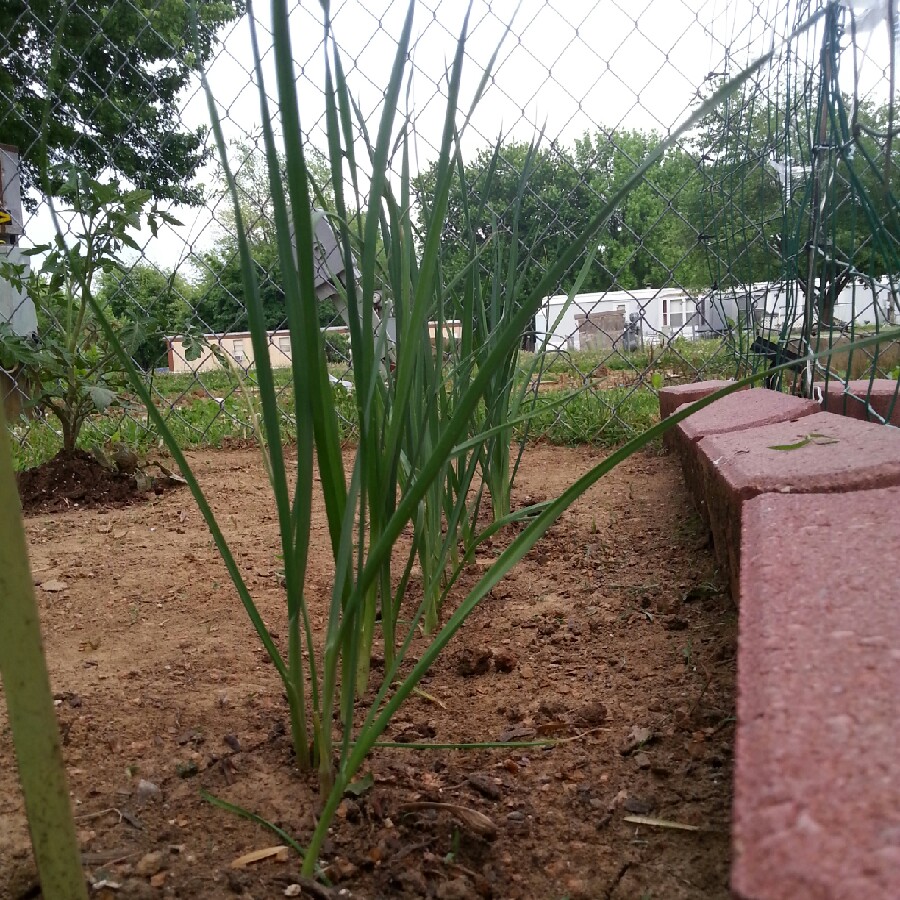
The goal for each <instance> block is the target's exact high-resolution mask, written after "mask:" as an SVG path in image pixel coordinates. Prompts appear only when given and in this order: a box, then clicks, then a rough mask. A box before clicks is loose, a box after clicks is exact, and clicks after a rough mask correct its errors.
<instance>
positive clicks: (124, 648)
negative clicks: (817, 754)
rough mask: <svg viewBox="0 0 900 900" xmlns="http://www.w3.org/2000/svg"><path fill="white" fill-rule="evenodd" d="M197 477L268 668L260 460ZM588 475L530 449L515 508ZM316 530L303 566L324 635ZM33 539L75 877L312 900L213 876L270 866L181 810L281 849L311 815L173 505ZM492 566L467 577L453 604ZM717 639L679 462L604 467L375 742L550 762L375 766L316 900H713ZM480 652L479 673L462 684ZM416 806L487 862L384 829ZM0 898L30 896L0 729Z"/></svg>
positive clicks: (727, 732) (721, 886) (444, 757)
mask: <svg viewBox="0 0 900 900" xmlns="http://www.w3.org/2000/svg"><path fill="white" fill-rule="evenodd" d="M190 458H191V461H192V463H193V465H194V466H195V471H196V472H197V474H198V477H199V478H200V480H201V483H202V484H203V486H204V487H205V489H206V490H207V491H208V494H209V496H210V497H211V500H212V503H213V506H214V508H215V510H216V512H217V514H218V516H219V517H220V522H221V523H222V525H223V528H224V530H225V532H226V535H227V537H228V539H229V540H230V542H231V543H232V545H233V547H234V548H235V551H236V557H237V559H238V561H239V563H240V564H241V565H242V566H243V569H244V571H245V573H246V574H247V578H248V581H249V584H250V587H251V589H252V591H253V593H254V596H255V597H256V598H257V601H258V603H259V605H260V607H261V609H262V611H263V614H264V616H265V618H266V622H267V625H268V627H269V628H270V629H271V631H272V632H273V633H274V635H275V636H276V640H278V641H279V642H282V639H283V638H284V637H285V621H284V619H285V616H284V608H283V603H282V589H281V587H280V586H279V580H278V569H279V562H278V559H277V556H276V554H277V552H278V550H277V546H278V545H277V539H276V523H275V516H274V511H273V509H272V504H271V502H270V500H269V491H268V484H267V482H266V478H265V475H264V473H263V469H262V467H261V465H260V464H259V458H258V455H257V453H256V452H254V451H252V450H230V451H219V452H208V451H204V452H195V453H191V454H190ZM600 458H601V452H600V451H594V450H592V449H590V448H577V449H566V448H559V447H550V446H539V447H535V448H532V449H530V450H529V451H528V453H527V455H526V457H525V460H524V463H523V467H522V470H521V473H520V478H519V481H518V484H517V487H516V490H515V492H514V504H515V503H523V502H528V501H529V500H531V501H533V500H538V499H543V498H546V497H549V496H551V495H553V494H554V493H556V492H558V491H559V490H560V489H561V488H562V487H564V486H566V485H567V484H569V483H570V482H571V481H572V480H573V479H574V478H576V477H577V476H578V475H580V474H582V473H583V472H584V471H586V469H587V468H588V467H589V466H590V465H591V464H592V463H595V462H596V461H597V460H599V459H600ZM319 515H320V520H319V522H318V525H317V528H316V531H315V534H316V536H317V537H318V539H319V545H318V546H316V547H315V548H313V552H312V564H311V565H312V572H313V581H314V584H315V585H316V587H317V588H319V592H320V595H321V602H322V605H323V606H322V608H323V609H324V603H325V602H326V599H327V597H328V592H329V565H328V562H327V559H326V555H324V550H325V548H324V540H325V524H324V520H323V518H321V510H319ZM27 530H28V536H29V541H30V547H31V553H32V566H33V571H34V576H35V581H36V582H37V583H38V584H39V587H38V589H37V593H38V597H39V601H40V605H41V616H42V622H43V627H44V631H45V635H46V650H47V657H48V660H49V665H50V672H51V678H52V683H53V688H54V691H55V692H56V697H57V701H58V712H59V722H60V726H61V729H62V732H63V735H64V743H65V748H64V752H65V757H66V764H67V767H68V775H69V782H70V788H71V792H72V797H73V800H74V803H75V811H76V814H77V816H78V828H79V836H80V840H81V842H82V849H83V858H84V861H85V866H86V870H87V872H88V873H89V874H90V876H91V878H92V879H93V880H94V881H99V880H102V879H103V878H104V877H106V878H107V879H108V880H109V881H112V882H113V883H115V884H117V885H120V887H119V888H118V889H116V890H114V889H110V888H107V889H102V890H100V891H98V892H97V893H96V894H95V895H96V896H106V897H110V898H113V897H136V898H157V897H158V898H163V897H173V898H174V897H178V898H191V900H197V898H209V900H212V898H220V897H229V896H236V897H243V898H256V900H260V898H269V897H272V898H275V897H282V896H308V895H309V894H307V893H305V892H304V893H302V894H299V893H298V890H299V888H296V887H293V885H295V884H296V883H297V882H298V873H299V864H298V862H297V859H296V858H295V857H286V858H283V859H282V858H268V859H265V860H263V861H260V862H257V863H253V864H250V865H248V866H246V867H245V868H241V869H234V868H232V867H231V864H232V862H233V861H234V860H235V859H237V858H238V857H240V856H241V855H243V854H246V853H248V852H249V851H252V850H256V849H259V848H265V847H269V846H271V845H273V844H274V843H277V839H275V838H274V836H273V835H272V834H271V833H270V832H268V831H265V830H263V829H262V828H261V827H260V826H258V825H256V824H254V823H252V822H249V821H246V820H243V819H238V818H236V817H235V816H233V815H231V814H229V813H227V812H224V811H222V810H220V809H218V808H214V807H213V806H211V805H210V804H208V803H207V802H205V801H204V800H203V799H202V798H201V797H200V789H201V788H205V789H207V790H209V791H211V792H212V793H214V794H216V795H218V796H220V797H222V798H224V799H226V800H229V801H231V802H233V803H237V804H240V805H242V806H244V807H247V808H248V809H251V810H253V811H255V812H257V813H259V814H260V815H261V816H263V817H265V818H266V819H268V820H270V821H272V822H274V823H276V824H278V825H279V826H280V827H282V828H283V829H285V830H286V831H287V832H289V833H290V834H292V835H293V836H295V837H296V838H297V839H298V840H299V841H300V842H301V843H302V842H304V841H305V840H306V839H307V838H308V837H309V835H310V833H311V830H312V825H313V817H314V814H315V811H316V802H317V794H316V786H315V782H314V780H312V779H310V778H307V777H305V776H303V775H301V774H299V773H298V772H297V771H296V769H295V768H294V767H293V765H292V763H291V753H290V744H289V740H288V738H287V737H286V736H285V722H286V703H285V702H284V700H283V697H282V692H281V687H280V684H279V682H278V679H277V676H276V674H275V671H274V669H273V668H272V666H271V665H270V664H269V663H268V661H267V660H266V658H265V656H264V654H263V653H262V651H261V650H260V649H259V648H258V647H257V642H256V639H255V636H254V635H253V633H252V631H251V629H250V627H249V623H248V622H247V620H246V617H245V614H244V612H243V610H242V608H241V607H240V604H239V602H238V600H237V597H236V594H235V591H234V589H233V588H232V587H231V586H230V582H229V581H228V577H227V574H226V572H225V568H224V566H223V564H222V563H221V561H220V560H219V558H218V557H217V555H216V552H215V549H214V547H213V546H212V542H211V539H210V538H209V535H208V533H207V531H206V528H205V526H204V524H203V522H202V520H201V518H200V515H199V513H198V512H197V510H196V509H195V507H194V504H193V501H192V500H191V498H190V495H189V494H188V493H187V492H186V491H185V490H174V491H170V492H168V493H166V494H165V495H162V496H153V495H151V496H150V498H149V500H147V501H146V502H143V503H141V504H139V505H134V506H130V507H124V508H118V509H105V510H104V509H88V510H82V509H79V510H70V511H68V512H63V513H59V514H42V515H35V516H31V517H29V518H28V520H27ZM502 543H503V542H502V540H501V541H495V543H494V546H493V547H487V548H484V549H483V550H482V551H481V554H480V558H479V560H478V561H477V564H476V566H475V567H474V570H473V572H471V573H469V574H468V575H467V576H466V579H464V581H465V583H464V584H463V585H461V587H462V588H464V587H466V586H467V585H471V584H472V583H473V582H474V578H475V577H476V575H477V571H478V569H480V568H483V566H484V565H485V563H486V561H487V560H488V559H489V558H490V556H491V554H492V553H496V552H497V551H498V548H499V546H500V545H501V544H502ZM61 585H62V586H61ZM321 614H322V613H319V615H321ZM735 622H736V616H735V610H734V608H733V606H732V604H731V601H730V599H729V598H728V596H727V594H725V593H723V591H722V589H721V582H720V581H719V580H718V578H717V575H716V572H715V566H714V561H713V559H712V556H711V553H710V550H709V547H708V542H707V538H706V534H705V532H704V530H703V527H702V525H701V523H700V521H699V519H698V518H697V516H696V515H695V513H694V511H693V510H692V508H691V506H690V503H689V500H688V496H687V494H686V492H685V490H684V488H683V485H682V481H681V475H680V472H679V470H678V467H677V465H676V463H675V461H674V460H673V459H671V458H669V457H666V456H660V455H656V454H653V453H647V454H644V455H641V456H638V457H636V458H634V459H632V460H631V461H630V462H628V463H626V464H624V465H623V466H621V467H619V469H618V470H616V471H614V472H613V474H612V475H610V476H608V477H607V478H606V479H604V480H602V481H601V482H600V483H599V484H598V485H597V486H595V487H594V488H593V489H592V490H591V492H590V493H589V495H588V496H586V497H585V498H583V499H582V500H581V501H580V502H579V503H578V504H577V505H576V506H575V507H573V509H571V510H570V511H569V512H568V513H566V514H565V515H564V516H563V518H562V519H561V520H560V521H559V522H558V523H557V525H556V526H554V528H553V529H552V530H551V532H550V533H549V534H548V535H547V537H546V538H545V540H544V541H543V542H542V543H541V544H540V545H538V547H537V548H535V550H533V551H532V552H531V553H530V554H529V556H528V557H527V558H526V560H524V561H523V563H522V564H521V565H520V566H519V568H518V569H517V570H516V571H515V572H514V573H513V574H512V575H511V576H510V577H508V578H507V579H506V581H504V582H503V583H502V584H501V585H500V586H499V587H498V588H497V589H495V590H494V592H493V594H492V595H491V596H489V597H488V598H487V599H486V600H485V601H484V603H483V604H482V605H481V607H480V608H479V609H478V610H477V611H476V612H475V614H474V615H473V616H472V618H471V620H470V621H469V623H468V626H467V627H466V628H465V629H464V631H463V632H462V633H461V634H460V635H459V636H458V637H457V639H456V640H455V641H454V642H453V643H452V644H451V645H450V647H449V648H448V651H447V653H446V655H445V657H444V658H443V659H442V660H440V661H439V663H438V664H437V666H436V667H435V668H434V669H433V671H432V673H431V675H430V677H429V678H428V679H427V682H426V683H424V684H423V688H424V690H425V691H427V693H428V694H429V695H431V696H432V697H433V698H436V699H437V700H439V701H440V704H441V705H438V704H436V703H434V702H431V701H429V700H426V699H425V698H423V697H419V696H416V697H414V698H413V699H412V700H411V701H410V702H409V703H408V704H407V706H406V707H404V709H402V710H401V712H400V715H399V718H398V719H397V721H396V722H395V723H394V725H393V727H392V729H391V730H390V731H389V733H388V734H387V735H386V738H387V739H390V740H398V739H400V740H429V741H437V742H449V741H453V742H460V741H485V740H497V739H498V738H500V737H504V738H507V739H508V738H509V737H510V736H521V737H519V738H518V739H522V738H525V739H527V738H528V737H529V736H538V737H540V736H542V735H543V736H549V737H552V738H556V739H560V740H561V742H560V743H558V744H556V745H555V746H553V747H552V748H547V749H541V748H529V749H527V750H522V749H519V750H510V749H497V750H479V751H461V750H452V751H413V750H406V749H397V750H388V749H385V750H380V751H378V752H377V754H376V755H375V756H373V757H372V758H371V760H370V763H369V765H368V766H367V769H366V770H367V771H370V772H372V773H373V774H374V778H375V786H374V787H373V788H372V789H371V790H369V791H368V792H366V793H363V794H362V795H361V796H359V797H348V798H347V799H346V800H345V802H344V803H343V804H342V806H341V808H340V810H339V815H338V818H337V820H336V822H335V826H334V828H333V830H332V834H331V838H330V840H329V841H328V843H327V846H326V848H325V849H326V852H325V854H324V858H323V864H324V866H325V869H326V872H327V874H328V876H329V878H330V879H331V881H332V883H333V884H334V885H335V888H334V890H333V892H332V894H328V896H332V895H333V896H338V895H340V896H346V897H356V898H380V897H436V898H439V900H453V898H470V897H471V898H477V897H493V898H558V900H562V898H570V900H576V898H584V900H587V898H616V900H622V898H664V900H680V898H717V897H727V896H728V889H727V877H728V865H729V835H728V831H729V812H730V797H731V767H732V752H731V747H732V737H733V718H732V716H733V687H734V639H735ZM488 650H490V651H492V653H493V659H492V661H491V663H490V664H488V665H486V666H481V667H479V666H472V665H471V662H472V660H473V659H476V660H477V658H478V657H479V656H481V657H486V656H487V651H488ZM498 662H499V663H500V665H498ZM505 668H511V671H499V670H498V669H505ZM483 669H484V671H482V670H483ZM473 670H474V672H475V673H480V674H474V673H473ZM376 674H377V673H376ZM422 800H425V801H445V802H450V803H455V804H460V805H464V806H468V807H470V808H473V809H477V810H479V811H481V812H483V813H484V814H486V815H487V816H489V817H490V818H491V819H492V820H493V821H494V822H495V823H496V825H497V826H498V831H499V834H498V836H497V838H496V840H494V841H493V842H486V841H484V840H483V839H481V838H479V837H477V836H476V835H473V834H471V833H469V832H468V831H467V830H466V829H465V827H463V826H460V824H459V823H458V822H456V821H454V820H453V819H451V818H449V817H448V816H447V814H446V813H443V812H435V811H434V810H430V809H424V810H423V809H415V810H409V809H404V805H405V804H409V803H413V802H416V801H422ZM629 816H632V817H633V816H648V817H655V818H659V819H665V820H670V821H672V822H678V823H683V824H686V825H693V826H699V830H696V831H683V830H672V829H668V828H660V827H655V826H647V825H642V824H635V823H633V822H628V821H626V817H629ZM339 891H342V892H343V893H340V894H339ZM0 896H2V897H3V898H25V897H36V896H39V892H38V889H37V887H36V879H35V875H34V867H33V862H32V860H31V855H30V848H29V839H28V832H27V826H26V823H25V819H24V815H23V810H22V803H21V796H20V794H19V790H18V785H17V780H16V772H15V764H14V758H13V751H12V745H11V739H10V734H9V728H8V725H7V723H6V720H5V713H4V711H3V708H2V704H0ZM309 896H316V895H315V894H312V895H309ZM322 896H326V895H325V894H322Z"/></svg>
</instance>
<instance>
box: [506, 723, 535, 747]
mask: <svg viewBox="0 0 900 900" xmlns="http://www.w3.org/2000/svg"><path fill="white" fill-rule="evenodd" d="M536 733H537V732H536V731H535V730H534V728H532V727H531V726H530V725H513V726H512V727H510V728H507V729H506V731H504V732H503V733H502V734H501V735H500V737H498V738H497V741H498V743H501V744H507V743H509V742H510V741H521V740H524V739H526V738H530V737H534V736H535V734H536Z"/></svg>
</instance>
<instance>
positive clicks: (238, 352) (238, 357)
mask: <svg viewBox="0 0 900 900" xmlns="http://www.w3.org/2000/svg"><path fill="white" fill-rule="evenodd" d="M231 355H232V356H233V357H234V361H235V362H238V363H242V362H243V361H244V342H243V341H234V342H233V343H232V347H231Z"/></svg>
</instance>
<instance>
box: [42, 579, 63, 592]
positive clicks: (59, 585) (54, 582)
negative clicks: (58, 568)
mask: <svg viewBox="0 0 900 900" xmlns="http://www.w3.org/2000/svg"><path fill="white" fill-rule="evenodd" d="M68 587H69V585H68V584H66V582H65V581H59V580H58V579H56V578H54V579H51V580H50V581H45V582H43V583H42V584H41V590H42V591H46V592H47V593H48V594H58V593H60V592H61V591H64V590H66V589H67V588H68Z"/></svg>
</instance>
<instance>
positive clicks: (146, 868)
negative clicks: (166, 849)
mask: <svg viewBox="0 0 900 900" xmlns="http://www.w3.org/2000/svg"><path fill="white" fill-rule="evenodd" d="M165 867H166V858H165V856H164V855H163V853H162V851H161V850H154V851H153V852H152V853H146V854H144V856H142V857H141V858H140V859H139V860H138V861H137V865H136V866H135V867H134V871H135V872H136V873H137V874H138V875H143V876H144V877H145V878H146V877H149V876H150V875H155V874H156V873H157V872H161V871H162V870H163V869H164V868H165Z"/></svg>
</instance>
